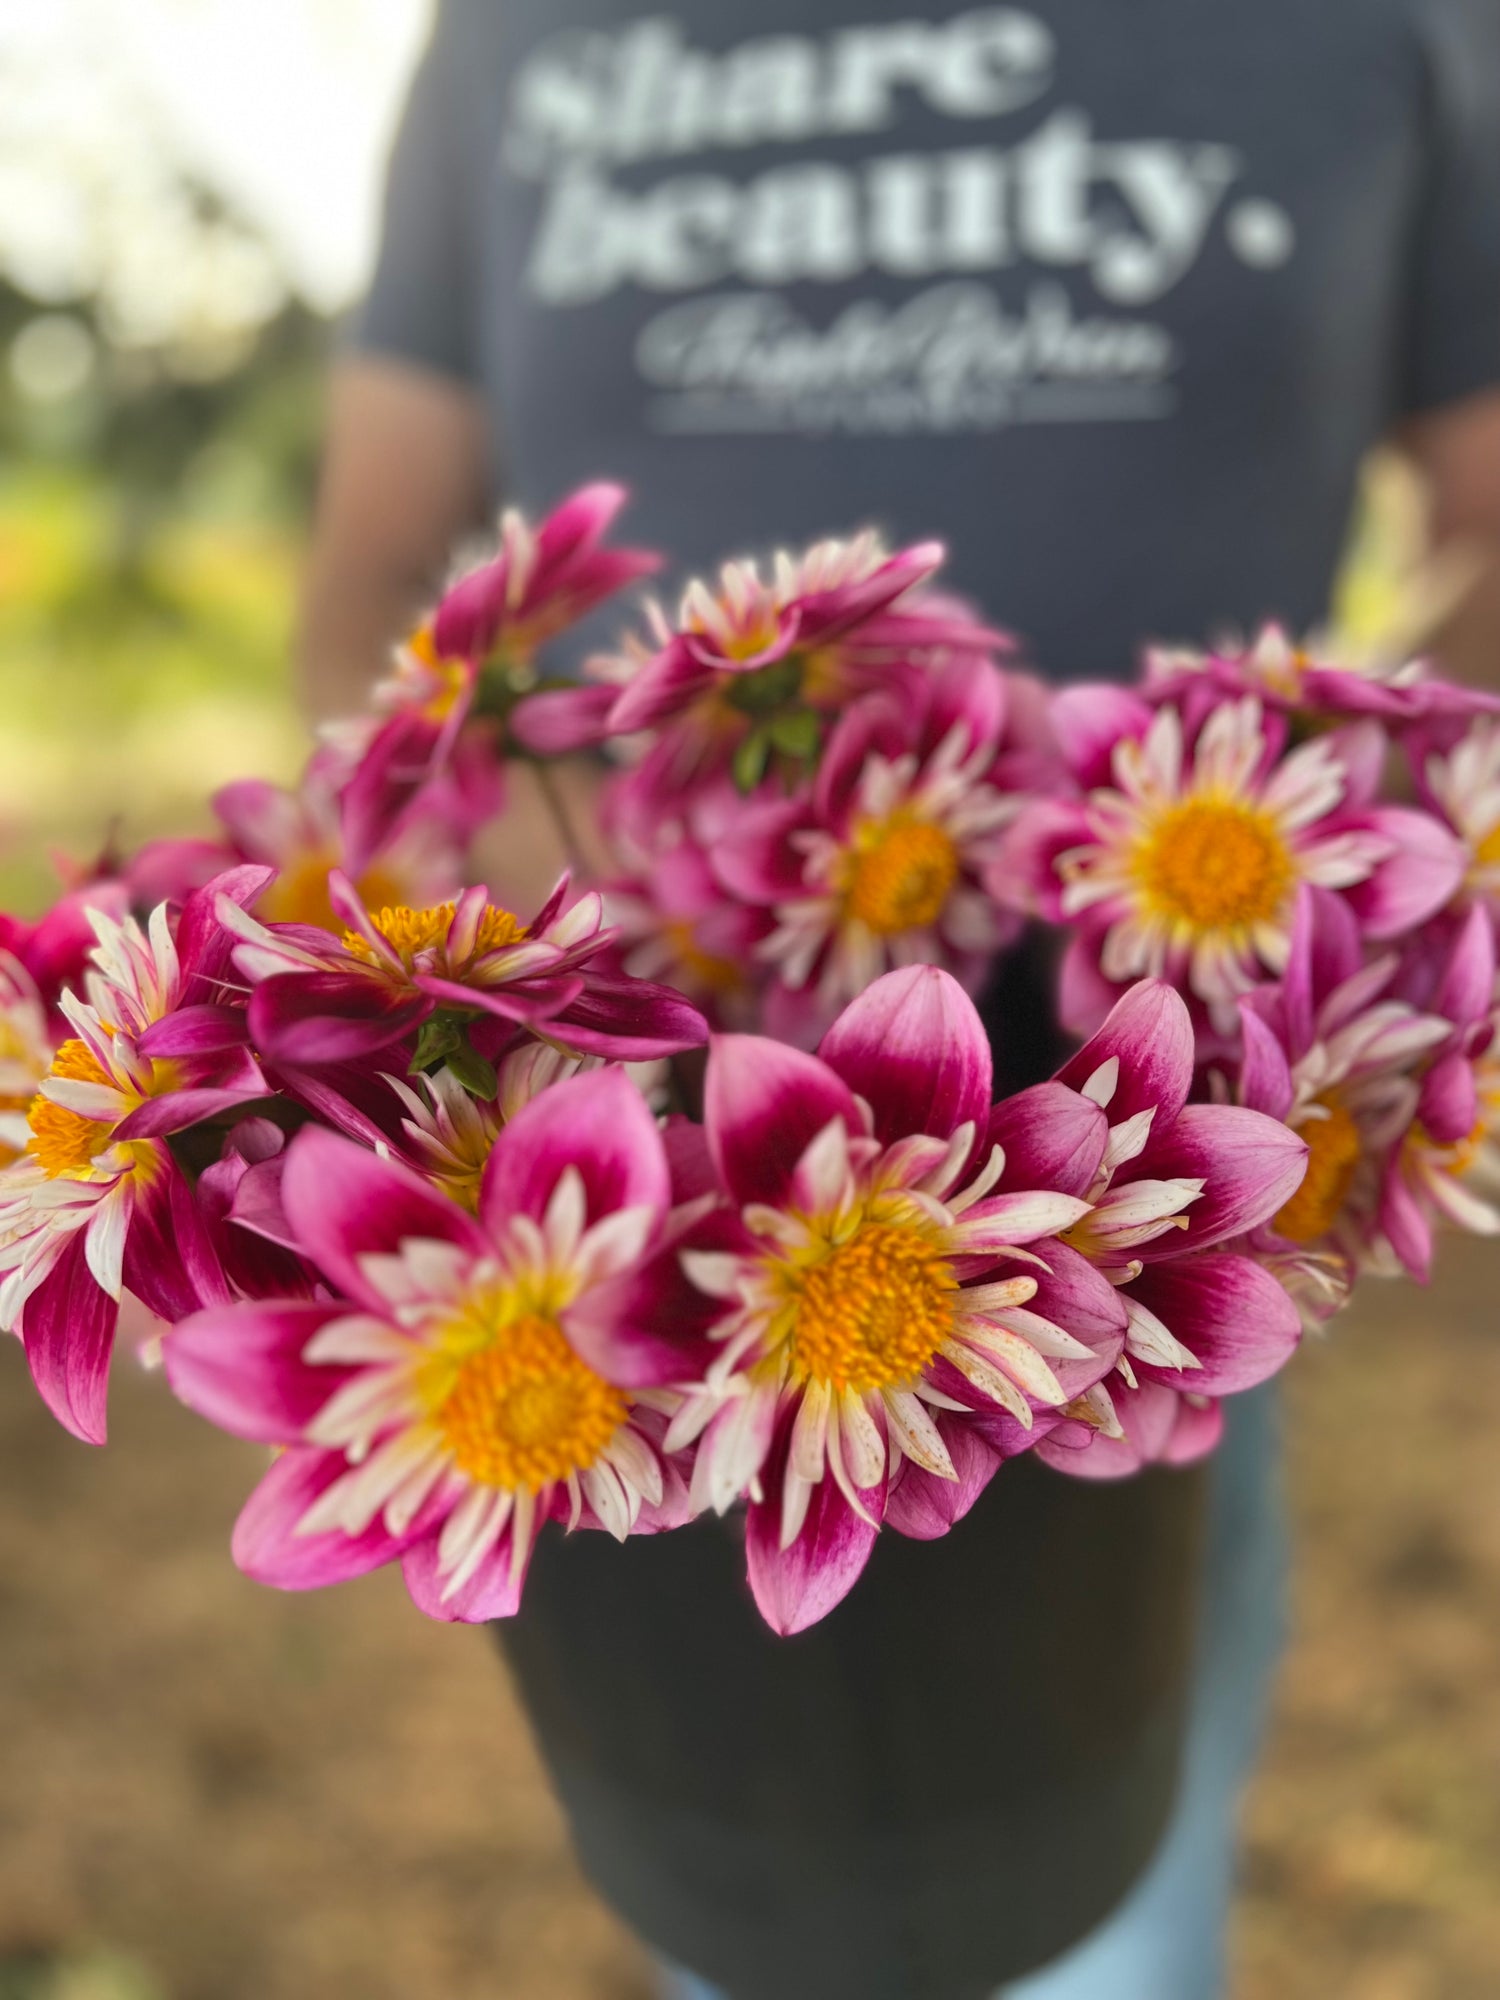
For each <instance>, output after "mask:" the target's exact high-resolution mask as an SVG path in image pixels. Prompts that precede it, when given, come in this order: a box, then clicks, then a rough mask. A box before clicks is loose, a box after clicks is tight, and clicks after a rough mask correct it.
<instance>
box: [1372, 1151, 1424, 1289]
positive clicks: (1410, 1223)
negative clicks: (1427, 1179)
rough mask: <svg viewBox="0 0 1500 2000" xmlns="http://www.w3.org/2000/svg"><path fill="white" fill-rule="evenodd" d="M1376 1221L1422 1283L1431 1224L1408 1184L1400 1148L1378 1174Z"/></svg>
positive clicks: (1405, 1265) (1397, 1253) (1408, 1268)
mask: <svg viewBox="0 0 1500 2000" xmlns="http://www.w3.org/2000/svg"><path fill="white" fill-rule="evenodd" d="M1379 1223H1380V1228H1381V1231H1382V1233H1383V1234H1384V1236H1385V1237H1386V1239H1387V1241H1388V1242H1389V1243H1390V1246H1391V1248H1392V1249H1393V1250H1394V1251H1395V1253H1396V1255H1397V1257H1398V1258H1399V1259H1400V1260H1401V1263H1402V1265H1403V1266H1404V1267H1405V1269H1406V1272H1407V1274H1408V1276H1410V1277H1413V1278H1415V1279H1416V1281H1417V1283H1418V1284H1419V1285H1425V1284H1426V1283H1427V1282H1428V1280H1429V1279H1430V1278H1431V1276H1432V1224H1431V1222H1430V1221H1429V1220H1428V1218H1427V1217H1426V1216H1425V1215H1424V1214H1423V1213H1422V1207H1421V1204H1420V1203H1419V1202H1418V1200H1417V1198H1416V1196H1415V1195H1414V1194H1413V1192H1412V1190H1411V1189H1410V1188H1409V1187H1408V1186H1407V1183H1406V1179H1405V1176H1404V1175H1403V1174H1402V1172H1401V1155H1400V1151H1399V1149H1398V1150H1397V1151H1396V1152H1395V1153H1393V1154H1392V1156H1391V1158H1390V1159H1389V1160H1388V1161H1387V1162H1386V1167H1385V1172H1384V1174H1383V1175H1382V1177H1381V1183H1380V1209H1379Z"/></svg>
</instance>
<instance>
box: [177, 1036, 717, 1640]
mask: <svg viewBox="0 0 1500 2000" xmlns="http://www.w3.org/2000/svg"><path fill="white" fill-rule="evenodd" d="M284 1186H285V1213H286V1215H287V1217H288V1218H290V1221H291V1227H292V1229H293V1232H294V1235H295V1240H296V1244H297V1247H298V1249H299V1251H300V1253H301V1254H302V1256H303V1257H304V1258H305V1259H306V1260H307V1262H308V1263H309V1264H310V1265H311V1266H312V1267H313V1268H314V1269H315V1270H317V1271H318V1272H319V1273H320V1274H321V1275H322V1278H323V1279H324V1281H325V1283H326V1285H327V1286H328V1289H329V1291H330V1293H331V1294H332V1296H331V1297H325V1298H321V1299H318V1300H315V1301H308V1300H301V1299H293V1300H276V1301H256V1302H249V1303H243V1304H239V1305H233V1306H225V1307H220V1308H215V1309H211V1310H208V1311H205V1312H203V1313H200V1314H198V1315H196V1316H195V1317H194V1318H192V1319H190V1320H188V1321H187V1323H186V1324H185V1325H183V1326H180V1327H178V1328H177V1329H176V1331H175V1332H174V1333H172V1334H170V1335H168V1336H167V1338H166V1340H165V1342H164V1355H165V1362H166V1370H167V1377H168V1380H169V1381H170V1383H171V1385H172V1387H173V1389H174V1390H175V1391H176V1393H177V1394H178V1396H180V1397H181V1398H182V1400H183V1401H184V1402H185V1403H187V1404H189V1405H190V1406H191V1407H192V1408H193V1409H196V1410H198V1411H199V1412H200V1413H201V1414H202V1415H204V1416H206V1417H208V1418H209V1419H210V1420H211V1421H212V1422H214V1423H216V1424H218V1425H220V1426H221V1427H222V1428H223V1429H225V1430H229V1431H232V1432H233V1433H235V1434H236V1435H238V1436H241V1437H248V1438H253V1439H259V1440H262V1441H264V1442H265V1443H268V1444H273V1445H277V1446H280V1447H283V1449H282V1451H281V1454H280V1456H279V1457H278V1458H277V1460H276V1463H275V1464H274V1465H273V1466H272V1468H271V1470H270V1472H268V1473H267V1475H266V1477H265V1478H264V1479H263V1480H262V1482H261V1484H260V1486H259V1487H258V1488H257V1490H256V1492H255V1493H254V1494H253V1495H252V1497H251V1499H250V1501H249V1503H248V1505H247V1506H246V1508H245V1510H244V1512H243V1514H242V1515H241V1516H240V1520H239V1524H238V1526H237V1527H236V1529H235V1536H234V1554H235V1560H236V1561H237V1562H238V1564H239V1565H240V1567H241V1568H242V1569H243V1570H244V1571H245V1572H246V1573H247V1574H248V1575H250V1576H252V1577H255V1578H257V1579H258V1580H259V1581H261V1582H263V1583H269V1584H274V1585H277V1586H279V1587H281V1588H283V1589H289V1590H300V1589H310V1588H313V1587H316V1586H318V1585H320V1584H326V1583H336V1582H339V1581H341V1580H342V1579H344V1578H346V1577H351V1576H358V1575H361V1574H363V1573H364V1572H365V1571H367V1570H371V1569H374V1568H377V1567H379V1566H380V1565H381V1564H384V1563H387V1562H392V1561H399V1562H400V1563H401V1566H402V1570H403V1573H404V1575H405V1579H406V1584H407V1588H408V1590H409V1591H410V1593H411V1595H412V1597H413V1599H414V1600H415V1602H416V1603H417V1604H418V1605H419V1606H420V1608H421V1609H422V1610H423V1611H425V1612H427V1613H428V1614H429V1615H430V1616H432V1617H435V1618H445V1619H462V1620H466V1621H477V1620H483V1619H490V1618H502V1617H506V1616H508V1615H509V1614H510V1613H512V1612H513V1611H515V1610H516V1608H517V1606H518V1605H519V1603H520V1599H521V1590H522V1585H523V1582H524V1579H525V1575H526V1566H527V1563H528V1561H529V1560H530V1557H531V1552H532V1549H533V1548H534V1546H535V1543H536V1539H537V1536H538V1534H539V1532H540V1530H541V1528H542V1526H543V1524H544V1523H545V1522H547V1521H548V1520H554V1519H555V1520H560V1521H563V1522H565V1523H566V1524H567V1525H569V1526H570V1527H577V1526H585V1527H591V1528H605V1529H607V1530H608V1531H609V1532H610V1533H611V1534H614V1535H616V1536H618V1537H619V1538H620V1539H622V1540H623V1539H624V1537H625V1536H626V1535H628V1534H632V1533H637V1534H638V1533H647V1532H651V1531H653V1530H657V1529H661V1528H667V1527H672V1526H675V1525H677V1524H678V1523H679V1522H680V1521H683V1520H685V1519H686V1517H687V1492H686V1488H685V1486H684V1484H683V1481H682V1478H681V1476H680V1474H679V1473H678V1471H677V1469H676V1467H675V1466H674V1464H673V1462H672V1460H671V1458H670V1457H669V1456H668V1455H667V1454H666V1453H665V1452H664V1450H663V1448H662V1435H663V1432H664V1429H665V1422H664V1418H663V1415H662V1410H663V1408H670V1407H672V1406H673V1403H674V1399H675V1391H676V1387H677V1385H682V1384H691V1383H692V1382H693V1381H695V1380H696V1379H697V1378H698V1376H699V1374H700V1373H701V1368H702V1362H703V1357H704V1351H705V1350H704V1346H703V1343H702V1341H701V1339H699V1338H698V1335H697V1331H696V1328H697V1325H698V1323H699V1322H700V1321H701V1317H702V1315H701V1312H699V1311H698V1310H697V1309H696V1308H695V1306H694V1305H693V1302H692V1299H691V1296H690V1295H689V1293H688V1291H687V1288H686V1287H685V1286H683V1285H682V1283H681V1280H680V1278H679V1276H678V1275H677V1272H676V1265H675V1260H674V1258H673V1257H672V1256H671V1255H670V1254H669V1253H670V1246H671V1243H672V1240H673V1234H674V1231H675V1229H676V1228H677V1227H678V1222H677V1220H676V1218H674V1215H673V1212H672V1209H671V1187H670V1178H669V1173H668V1168H667V1161H666V1156H665V1153H664V1150H663V1147H662V1141H661V1137H660V1135H659V1134H658V1132H657V1129H656V1125H655V1123H654V1121H653V1119H652V1117H651V1115H650V1113H649V1112H648V1111H647V1109H646V1107H645V1104H644V1103H643V1101H642V1100H641V1098H640V1096H639V1094H638V1093H637V1092H636V1091H635V1089H634V1088H633V1087H632V1085H631V1084H630V1082H629V1081H628V1079H627V1078H626V1077H625V1076H624V1074H623V1073H622V1072H621V1071H619V1070H616V1069H610V1070H605V1071H602V1072H601V1073H599V1074H598V1075H593V1076H587V1077H576V1078H573V1079H571V1080H568V1081H565V1082H562V1083H559V1084H557V1085H555V1086H554V1087H553V1088H551V1089H549V1090H546V1091H544V1092H543V1093H542V1094H541V1095H540V1096H539V1097H538V1098H536V1099H535V1101H534V1102H532V1103H531V1104H529V1105H527V1106H526V1107H525V1108H524V1109H523V1110H522V1111H521V1112H520V1113H519V1114H518V1115H517V1117H516V1118H515V1120H514V1122H513V1123H511V1124H509V1125H508V1126H506V1127H505V1129H504V1130H503V1131H502V1132H501V1133H500V1134H499V1136H498V1138H497V1139H496V1141H495V1145H494V1149H493V1151H492V1152H491V1154H490V1157H489V1162H488V1164H487V1166H486V1168H485V1172H484V1178H483V1184H482V1187H481V1190H480V1197H479V1204H478V1213H477V1215H474V1216H471V1215H469V1214H467V1213H466V1212H465V1211H464V1210H463V1209H461V1208H459V1207H458V1206H457V1205H456V1204H455V1203H453V1202H452V1201H450V1200H448V1199H446V1198H445V1197H444V1196H443V1195H441V1194H439V1193H438V1192H436V1191H435V1190H434V1189H433V1188H431V1187H430V1186H429V1185H427V1183H426V1182H424V1181H422V1180H420V1179H419V1178H418V1177H417V1176H416V1175H415V1174H413V1173H411V1172H410V1170H409V1169H407V1168H405V1167H402V1166H400V1165H398V1164H396V1163H395V1162H394V1161H391V1160H382V1159H380V1158H378V1157H377V1156H375V1155H374V1154H371V1153H369V1152H367V1151H365V1150H364V1149H363V1148H362V1147H358V1146H355V1145H352V1144H350V1143H349V1142H348V1141H347V1140H343V1139H338V1138H335V1137H334V1136H332V1135H331V1134H329V1133H326V1132H321V1131H317V1130H315V1129H309V1130H307V1131H305V1132H303V1133H302V1134H300V1135H299V1136H298V1137H297V1138H296V1139H295V1140H294V1141H293V1142H292V1145H291V1148H290V1151H289V1157H288V1160H287V1165H286V1170H285V1177H284Z"/></svg>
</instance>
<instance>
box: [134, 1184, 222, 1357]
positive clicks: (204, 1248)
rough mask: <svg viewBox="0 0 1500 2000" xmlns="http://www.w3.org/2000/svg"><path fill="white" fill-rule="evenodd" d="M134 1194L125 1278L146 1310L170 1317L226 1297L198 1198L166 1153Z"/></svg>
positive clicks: (216, 1257)
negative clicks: (154, 1174)
mask: <svg viewBox="0 0 1500 2000" xmlns="http://www.w3.org/2000/svg"><path fill="white" fill-rule="evenodd" d="M162 1169H163V1170H162V1172H161V1174H160V1175H159V1176H158V1177H156V1178H154V1179H152V1180H151V1181H150V1182H148V1183H146V1184H144V1185H143V1186H142V1187H141V1188H140V1189H139V1191H138V1192H137V1195H136V1203H135V1211H134V1213H133V1214H132V1216H131V1218H130V1233H129V1235H128V1236H127V1237H126V1239H125V1283H126V1286H127V1287H128V1289H129V1290H130V1291H132V1292H134V1293H135V1295H136V1297H137V1298H138V1299H139V1300H140V1301H141V1303H142V1305H144V1306H145V1307H146V1309H147V1310H148V1311H149V1312H153V1313H155V1314H156V1315H157V1317H158V1318H159V1319H164V1320H169V1321H172V1322H174V1323H175V1322H176V1321H177V1320H180V1319H186V1318H187V1316H188V1314H189V1313H193V1312H197V1310H198V1309H199V1307H200V1306H216V1305H222V1304H224V1303H226V1302H227V1300H228V1298H229V1295H230V1294H229V1282H228V1280H227V1279H226V1278H225V1276H224V1268H223V1266H222V1264H221V1263H220V1262H219V1256H218V1252H217V1251H216V1250H215V1249H214V1245H213V1238H212V1236H211V1235H210V1233H209V1228H208V1223H207V1221H206V1220H205V1218H204V1215H203V1212H202V1210H201V1209H200V1208H199V1206H198V1198H197V1195H196V1193H195V1191H194V1189H193V1188H192V1187H191V1186H190V1185H189V1183H188V1181H187V1179H186V1177H185V1175H184V1174H183V1172H182V1170H181V1169H180V1168H179V1166H178V1165H177V1162H176V1161H175V1160H174V1159H172V1157H171V1155H170V1154H168V1153H166V1151H165V1148H163V1149H162Z"/></svg>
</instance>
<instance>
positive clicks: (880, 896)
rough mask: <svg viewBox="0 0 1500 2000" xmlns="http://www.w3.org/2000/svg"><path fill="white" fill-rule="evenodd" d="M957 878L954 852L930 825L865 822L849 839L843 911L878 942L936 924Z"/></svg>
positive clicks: (925, 822) (938, 829) (902, 821)
mask: <svg viewBox="0 0 1500 2000" xmlns="http://www.w3.org/2000/svg"><path fill="white" fill-rule="evenodd" d="M957 878H958V849H957V847H956V846H955V845H954V843H953V841H952V839H951V838H950V837H949V835H948V834H946V833H944V831H943V829H942V828H941V827H940V826H933V825H932V823H931V822H930V821H929V820H922V819H888V820H876V821H872V822H868V823H867V824H866V825H865V826H864V827H861V828H860V829H859V830H858V831H857V832H856V834H855V837H854V851H853V854H852V855H851V857H850V865H849V873H848V878H847V884H846V887H845V890H844V900H845V907H846V908H847V910H848V912H849V915H850V916H851V917H857V918H858V919H859V920H860V922H861V923H863V924H866V925H867V926H868V927H869V928H870V929H871V930H872V931H874V932H875V933H876V935H877V936H878V937H890V936H892V935H893V934H894V933H895V932H897V931H914V930H923V929H925V928H926V927H927V926H928V925H929V924H934V923H936V922H937V920H938V918H939V917H940V916H941V914H942V910H943V905H944V904H945V903H946V902H947V900H948V896H949V892H950V891H951V890H952V888H953V884H954V882H955V881H956V880H957Z"/></svg>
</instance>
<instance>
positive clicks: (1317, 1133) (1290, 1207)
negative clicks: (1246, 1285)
mask: <svg viewBox="0 0 1500 2000" xmlns="http://www.w3.org/2000/svg"><path fill="white" fill-rule="evenodd" d="M1316 1101H1317V1103H1318V1105H1319V1106H1320V1107H1321V1108H1322V1110H1323V1111H1324V1112H1326V1114H1327V1115H1326V1117H1322V1118H1309V1119H1308V1120H1307V1121H1306V1123H1305V1124H1303V1125H1300V1126H1299V1127H1298V1128H1297V1129H1298V1134H1299V1136H1300V1137H1301V1138H1303V1139H1305V1140H1306V1141H1307V1148H1308V1152H1307V1172H1306V1174H1305V1175H1304V1176H1303V1181H1302V1185H1301V1187H1299V1188H1298V1190H1297V1192H1296V1193H1295V1194H1294V1195H1293V1196H1292V1198H1291V1200H1290V1201H1289V1202H1287V1204H1286V1205H1285V1207H1284V1208H1282V1209H1281V1210H1280V1211H1279V1213H1278V1214H1277V1217H1276V1220H1275V1222H1274V1223H1273V1224H1272V1225H1271V1226H1272V1228H1274V1229H1277V1230H1279V1231H1280V1233H1281V1234H1282V1235H1283V1236H1289V1237H1290V1238H1291V1240H1292V1241H1293V1242H1294V1243H1313V1242H1316V1240H1317V1239H1318V1237H1320V1236H1326V1235H1327V1234H1328V1232H1329V1230H1330V1229H1332V1227H1333V1225H1334V1224H1335V1223H1336V1222H1337V1221H1338V1219H1339V1215H1340V1213H1341V1212H1342V1210H1343V1206H1344V1203H1345V1201H1347V1199H1348V1197H1349V1187H1350V1183H1351V1182H1352V1181H1353V1179H1354V1170H1355V1168H1356V1167H1357V1166H1358V1165H1359V1160H1360V1153H1361V1151H1362V1150H1363V1149H1362V1147H1361V1145H1360V1137H1359V1127H1358V1125H1356V1124H1355V1122H1354V1119H1353V1117H1352V1115H1351V1114H1350V1112H1349V1110H1348V1108H1347V1107H1346V1106H1345V1105H1344V1104H1342V1103H1341V1102H1340V1101H1339V1099H1338V1098H1337V1097H1334V1096H1332V1095H1328V1096H1324V1097H1320V1098H1318V1099H1317V1100H1316Z"/></svg>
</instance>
